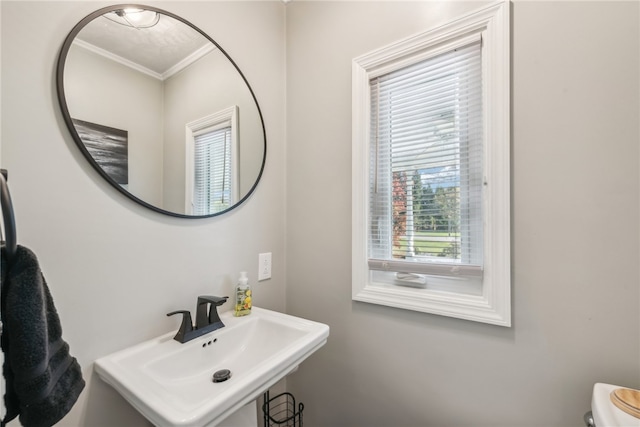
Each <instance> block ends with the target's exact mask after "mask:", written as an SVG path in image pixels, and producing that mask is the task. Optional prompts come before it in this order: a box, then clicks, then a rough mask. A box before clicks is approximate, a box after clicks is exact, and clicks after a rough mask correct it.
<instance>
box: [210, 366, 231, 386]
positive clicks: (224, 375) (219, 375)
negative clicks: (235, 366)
mask: <svg viewBox="0 0 640 427" xmlns="http://www.w3.org/2000/svg"><path fill="white" fill-rule="evenodd" d="M229 378H231V371H230V370H228V369H220V370H219V371H217V372H216V373H215V374H213V382H214V383H221V382H224V381H226V380H228V379H229Z"/></svg>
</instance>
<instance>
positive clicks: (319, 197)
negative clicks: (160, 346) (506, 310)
mask: <svg viewBox="0 0 640 427" xmlns="http://www.w3.org/2000/svg"><path fill="white" fill-rule="evenodd" d="M106 4H107V3H106V2H100V1H98V2H88V3H84V2H50V1H47V2H7V1H3V2H1V3H0V16H1V19H2V21H1V35H2V40H1V43H2V45H1V55H2V58H1V59H2V74H1V78H2V86H1V88H0V89H1V97H2V98H1V101H2V122H1V132H2V133H1V137H2V140H1V149H2V150H1V158H0V160H1V162H0V163H1V164H2V166H3V167H5V168H8V169H9V173H10V187H11V191H12V196H13V200H14V204H15V210H16V214H17V221H18V232H19V241H20V243H21V244H24V245H25V246H29V247H30V248H32V249H33V250H34V251H35V252H36V253H37V254H38V256H39V258H40V261H41V264H42V267H43V270H44V273H45V276H46V277H47V280H48V282H49V285H50V287H51V290H52V293H53V295H54V298H55V301H56V306H57V308H58V310H59V312H60V315H61V317H62V322H63V327H64V336H65V338H66V339H67V340H68V341H69V343H70V344H71V349H72V353H73V354H74V355H76V356H77V357H78V359H79V360H80V362H81V364H82V366H83V369H84V371H85V377H86V378H88V379H89V384H88V387H87V390H86V391H85V392H84V393H83V395H82V396H81V400H80V402H79V403H78V405H76V406H75V407H74V409H73V412H72V413H71V414H70V415H69V416H68V417H67V418H66V419H65V420H64V421H63V422H62V423H61V425H66V426H80V425H83V426H116V425H119V426H125V425H126V426H132V425H144V420H142V419H141V417H140V416H139V415H138V414H137V413H136V412H135V411H134V410H133V409H131V407H129V406H128V405H127V404H126V403H125V402H124V401H123V400H122V399H121V398H120V397H119V396H118V395H117V394H116V393H115V392H114V391H113V390H112V389H111V388H110V387H108V386H106V385H104V384H103V383H102V382H101V381H100V380H99V379H97V378H96V377H95V375H94V374H93V373H92V362H93V361H94V360H95V359H96V358H98V357H100V356H102V355H105V354H108V353H110V352H113V351H115V350H118V349H121V348H124V347H127V346H129V345H132V344H134V343H136V342H138V341H140V340H143V339H147V338H151V337H153V336H156V335H159V334H161V333H164V332H166V331H168V330H171V329H173V328H176V327H177V321H176V320H174V319H167V318H166V317H165V316H164V314H165V313H166V312H168V311H170V310H173V309H176V308H191V309H193V308H192V305H193V303H194V298H195V296H196V295H198V294H201V293H205V292H206V293H212V294H216V293H218V292H220V293H225V294H226V292H229V291H230V289H231V287H232V285H233V281H234V280H235V275H236V274H237V272H238V271H240V270H243V269H247V270H248V271H249V272H250V274H255V272H254V273H251V272H252V271H254V270H255V268H257V265H256V264H257V256H256V255H257V253H258V252H265V251H272V252H273V254H274V258H273V260H274V266H273V279H272V280H271V281H268V282H261V283H259V284H257V285H256V286H255V299H256V301H257V304H258V305H262V306H265V307H268V308H273V309H277V310H284V309H285V279H286V304H287V307H286V308H287V309H288V311H289V312H290V313H292V314H297V315H302V316H305V317H308V318H312V319H315V320H320V321H324V322H326V323H328V324H329V325H330V326H331V328H332V330H331V336H330V338H329V342H328V344H327V345H326V346H325V347H324V348H323V349H321V350H320V351H319V352H318V353H316V354H315V355H314V356H312V357H311V358H310V359H309V360H308V361H307V362H306V363H304V364H303V365H302V366H301V368H300V370H299V371H298V372H297V373H295V374H293V375H292V376H291V377H290V379H289V386H290V389H291V390H292V391H293V392H294V393H295V394H296V396H297V397H298V399H300V400H302V401H303V402H304V403H305V405H306V407H305V424H306V425H309V426H327V427H329V426H331V427H333V426H339V425H345V426H353V425H367V426H426V425H429V426H438V427H440V426H465V425H466V426H481V425H485V426H500V425H503V426H512V427H513V426H518V427H519V426H529V425H530V426H533V425H536V426H537V425H544V426H558V427H567V426H581V425H582V424H581V417H582V414H583V413H584V412H585V411H586V410H588V407H589V400H590V393H591V387H592V385H593V383H594V382H596V381H603V382H610V383H614V384H620V385H627V386H632V387H640V372H639V369H640V368H639V367H638V360H639V359H640V349H639V347H640V329H639V328H640V318H639V316H640V295H639V289H638V287H639V286H638V285H639V283H640V278H639V277H638V276H639V272H638V260H639V258H640V254H639V247H638V246H639V229H638V228H639V227H638V226H639V223H638V218H639V216H640V215H639V212H638V205H639V197H638V196H639V177H638V170H639V169H640V168H639V166H640V165H639V160H640V159H639V152H638V140H639V135H638V116H639V114H640V111H639V107H638V103H639V99H638V93H639V87H638V75H639V72H640V70H639V69H638V63H639V61H638V52H639V46H638V40H639V38H640V37H639V34H638V15H639V11H638V3H635V2H627V3H611V2H606V3H605V2H585V3H582V2H571V3H557V2H541V3H536V2H520V1H517V2H516V3H515V4H514V5H513V155H512V157H513V295H514V296H513V309H514V318H513V320H514V322H513V323H514V326H513V327H512V328H510V329H504V328H500V327H495V326H489V325H482V324H477V323H471V322H467V321H462V320H456V319H449V318H444V317H439V316H433V315H428V314H422V313H414V312H405V311H402V310H397V309H392V308H386V307H381V306H374V305H368V304H364V303H354V302H352V301H351V283H350V277H351V268H350V254H351V244H350V235H351V225H350V224H351V223H350V221H351V219H350V206H351V190H350V179H351V176H350V173H351V163H350V162H351V154H350V153H351V151H350V150H351V147H350V144H351V140H350V135H351V127H350V126H351V99H350V93H351V80H350V79H351V75H350V66H351V63H350V61H351V59H352V58H353V57H355V56H358V55H360V54H363V53H365V52H368V51H370V50H372V49H375V48H377V47H379V46H381V45H384V44H387V43H389V42H392V41H394V40H396V39H399V38H402V37H406V36H409V35H412V34H415V33H417V32H420V31H422V30H424V29H427V28H430V27H431V26H433V25H436V24H438V23H441V22H444V21H445V20H446V19H448V18H452V17H455V16H458V15H459V14H461V13H463V12H464V11H468V10H471V9H473V8H475V7H477V6H479V3H473V4H470V3H462V2H407V3H404V2H389V3H385V2H354V3H346V2H293V3H289V4H288V5H287V6H286V8H285V7H284V6H283V4H282V3H280V2H255V3H252V2H246V3H245V2H178V1H175V2H169V3H164V2H162V3H154V4H156V5H157V6H159V7H163V8H165V9H167V10H170V11H172V12H174V13H176V14H178V15H181V16H183V17H184V18H186V19H188V20H190V21H191V22H193V23H194V24H196V25H198V26H199V27H200V28H202V29H203V30H205V31H206V32H207V33H208V34H209V35H211V36H212V37H213V38H214V39H215V40H216V41H218V42H219V43H220V44H221V45H222V46H223V47H224V48H225V49H226V50H227V51H228V52H229V53H230V55H231V56H232V57H233V58H234V60H236V62H237V63H238V65H239V66H240V68H241V69H242V70H243V72H244V73H245V75H246V77H247V79H248V80H249V82H250V83H251V85H252V87H253V89H254V91H255V92H256V96H257V98H258V100H259V102H260V105H261V107H262V109H263V113H264V115H265V123H266V127H267V138H268V143H269V150H268V157H267V166H266V170H265V174H264V177H263V181H262V182H261V183H260V185H259V186H258V189H257V191H256V193H255V194H254V195H253V196H252V197H251V198H250V199H249V200H248V202H247V203H246V204H244V205H243V206H242V207H240V208H239V209H238V210H236V211H234V213H232V214H230V215H226V216H223V217H220V218H213V219H208V220H197V221H186V220H180V219H175V218H169V217H164V216H159V215H156V214H155V213H154V212H151V211H147V210H145V209H143V208H141V207H138V206H137V205H134V204H133V203H131V202H130V201H129V200H127V199H124V198H123V197H122V196H121V195H120V194H119V193H117V192H116V191H115V190H113V189H112V188H111V187H109V186H108V185H107V184H105V183H104V182H103V181H102V180H101V178H100V177H99V176H98V175H97V174H96V173H95V172H94V171H93V170H92V169H91V168H90V167H89V166H88V165H87V164H86V163H85V162H84V159H83V158H82V156H81V154H80V153H79V151H78V150H77V148H76V147H75V145H74V143H73V141H72V140H71V138H70V136H69V134H68V132H67V130H66V129H65V128H64V123H63V121H62V119H61V117H60V113H59V109H58V107H57V100H56V96H55V89H54V65H55V61H56V56H57V53H58V50H59V48H60V46H61V44H62V41H63V40H64V37H65V36H66V34H67V32H68V31H69V30H70V29H71V27H72V26H73V25H74V24H75V23H76V22H77V21H78V20H79V19H81V18H82V17H84V16H85V15H86V14H88V13H89V12H90V11H92V10H94V9H97V8H99V7H101V6H103V5H106ZM285 10H286V32H285ZM219 16H223V17H224V19H222V20H218V19H217V17H219ZM285 34H286V36H285ZM285 42H286V45H285ZM285 47H286V50H285ZM285 53H286V57H285ZM285 59H286V61H285ZM285 64H286V67H285ZM285 72H286V79H285ZM285 83H286V90H285ZM285 93H286V99H285ZM285 105H286V111H285ZM285 117H286V123H287V125H286V128H285ZM285 136H286V142H285ZM285 150H286V151H285ZM285 169H286V174H285ZM285 177H286V181H285ZM285 192H286V200H285ZM285 201H286V205H285ZM285 220H286V225H285ZM285 245H286V254H285ZM285 255H286V266H285ZM285 267H286V275H285ZM254 277H255V276H252V280H254V282H255V279H254ZM122 331H126V332H125V333H123V332H122ZM537 417H538V418H537Z"/></svg>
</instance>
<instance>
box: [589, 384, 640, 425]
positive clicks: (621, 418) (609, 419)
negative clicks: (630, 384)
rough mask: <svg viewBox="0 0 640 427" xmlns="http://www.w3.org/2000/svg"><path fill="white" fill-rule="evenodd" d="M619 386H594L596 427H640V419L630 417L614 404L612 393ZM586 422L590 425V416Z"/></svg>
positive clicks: (592, 400)
mask: <svg viewBox="0 0 640 427" xmlns="http://www.w3.org/2000/svg"><path fill="white" fill-rule="evenodd" d="M619 388H620V387H619V386H616V385H611V384H603V383H597V384H595V385H594V386H593V396H592V398H591V412H592V417H591V418H592V420H591V421H592V422H593V426H595V427H640V418H636V417H634V416H633V415H630V414H628V413H626V412H624V411H622V410H621V409H619V408H618V407H616V405H614V404H613V402H612V401H611V397H610V396H611V392H612V391H614V390H616V389H619ZM585 421H586V422H587V425H589V424H588V423H589V420H588V416H585Z"/></svg>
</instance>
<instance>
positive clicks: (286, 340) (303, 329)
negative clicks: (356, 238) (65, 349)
mask: <svg viewBox="0 0 640 427" xmlns="http://www.w3.org/2000/svg"><path fill="white" fill-rule="evenodd" d="M252 312H253V313H252V314H251V315H249V316H245V317H233V316H232V314H231V312H226V313H223V314H222V315H221V316H220V317H221V319H222V321H223V322H224V323H225V325H226V326H225V327H224V328H222V329H218V330H216V331H213V332H210V333H208V334H206V335H203V336H201V337H198V338H196V339H193V340H191V341H189V342H187V343H184V344H180V343H179V342H177V341H175V340H174V339H173V336H174V335H175V331H174V332H171V333H168V334H166V335H163V336H161V337H158V338H156V339H153V340H150V341H146V342H143V343H140V344H138V345H136V346H133V347H130V348H127V349H125V350H122V351H119V352H117V353H114V354H111V355H109V356H106V357H103V358H101V359H98V360H97V361H96V362H95V370H96V372H97V374H98V376H100V378H102V379H103V380H104V381H105V382H107V383H108V384H110V385H111V386H113V387H114V388H115V389H116V390H117V391H118V392H119V393H120V394H121V395H122V396H123V397H124V398H125V399H126V400H127V401H128V402H129V403H130V404H131V405H133V406H134V407H135V408H136V409H137V410H138V411H139V412H140V413H142V415H144V416H145V417H146V418H147V419H148V420H149V421H151V422H152V423H153V424H155V425H157V426H217V425H220V423H223V425H224V426H227V425H228V426H233V425H234V424H235V425H243V426H247V424H246V420H247V419H248V418H253V419H254V420H255V422H256V423H257V416H256V407H255V400H256V399H257V398H258V397H259V396H260V395H261V394H262V393H264V392H265V391H266V390H267V389H268V388H269V387H271V386H272V385H274V384H275V383H276V382H278V381H279V380H280V379H282V378H283V377H284V376H285V375H287V374H288V373H290V372H291V371H292V370H294V369H295V368H296V367H297V366H298V365H299V364H300V363H302V362H303V361H304V360H305V359H306V358H307V357H309V356H310V355H311V354H313V353H314V352H315V351H316V350H318V349H319V348H320V347H322V346H323V345H324V344H325V343H326V342H327V338H328V337H329V327H328V326H327V325H325V324H322V323H318V322H313V321H310V320H306V319H301V318H299V317H295V316H289V315H286V314H282V313H278V312H275V311H270V310H265V309H260V308H257V307H254V308H253V310H252ZM226 369H228V370H229V371H231V377H230V378H229V379H228V380H226V381H224V382H217V383H216V382H213V380H212V378H213V374H214V373H215V372H218V371H221V370H226ZM251 413H252V414H253V415H251ZM236 423H241V424H236Z"/></svg>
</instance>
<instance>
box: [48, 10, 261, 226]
mask: <svg viewBox="0 0 640 427" xmlns="http://www.w3.org/2000/svg"><path fill="white" fill-rule="evenodd" d="M125 8H138V9H146V10H152V11H154V12H157V13H161V14H163V15H167V16H169V17H171V18H173V19H176V20H177V21H180V22H182V23H183V24H185V25H188V26H189V27H191V28H193V29H194V30H196V31H197V32H198V33H200V34H201V35H202V36H203V37H205V38H206V39H207V40H209V41H210V42H211V43H213V45H214V46H215V47H216V48H217V49H219V50H220V52H222V53H223V54H224V56H225V57H226V58H227V59H228V60H229V62H231V64H232V65H233V66H234V68H235V69H236V71H238V74H240V77H242V80H243V81H244V83H245V84H246V85H247V88H248V89H249V92H250V93H251V97H252V98H253V101H254V102H255V104H256V108H257V109H258V115H259V117H260V124H261V126H262V134H263V140H264V148H263V149H264V153H263V156H262V164H261V166H260V171H259V172H258V176H257V177H256V181H255V182H254V183H253V185H252V186H251V188H250V189H249V191H248V192H247V194H245V195H243V196H242V198H241V199H240V200H239V201H237V202H236V203H235V204H233V205H232V206H230V207H228V208H227V209H225V210H222V211H220V212H216V213H213V214H209V215H186V214H181V213H177V212H172V211H168V210H165V209H162V208H159V207H157V206H154V205H152V204H150V203H148V202H145V201H144V200H142V199H140V198H138V197H136V196H134V195H133V194H131V193H130V192H129V191H127V190H125V189H124V188H122V187H121V186H120V185H119V184H117V183H116V182H115V181H114V180H113V178H111V177H110V176H109V175H108V174H107V173H106V172H105V171H104V170H103V169H102V167H100V165H98V163H97V162H96V161H95V159H94V158H93V156H91V154H90V153H89V151H88V150H87V148H86V147H85V145H84V143H83V142H82V140H81V139H80V135H78V132H77V131H76V128H75V126H74V125H73V122H72V119H71V114H70V113H69V109H68V108H67V100H66V97H65V93H64V66H65V63H66V59H67V55H68V53H69V49H70V47H71V44H72V43H73V41H74V39H75V37H76V36H77V35H78V33H79V32H80V31H81V30H82V29H83V28H84V27H85V26H86V25H87V24H88V23H89V22H91V21H93V20H94V19H96V18H98V17H99V16H102V15H104V14H105V13H107V12H111V11H114V10H118V9H125ZM56 89H57V93H58V103H59V104H60V109H61V111H62V116H63V118H64V121H65V123H66V125H67V128H68V129H69V132H70V133H71V137H72V138H73V140H74V142H75V143H76V145H77V146H78V148H79V149H80V151H81V152H82V154H83V155H84V157H85V158H86V159H87V160H88V161H89V163H90V164H91V166H93V168H94V169H95V170H96V171H97V172H98V173H99V174H100V175H101V176H102V177H103V178H104V179H105V180H106V181H107V182H108V183H109V184H111V186H112V187H115V188H116V189H117V190H118V191H119V192H120V193H122V194H124V195H125V196H126V197H128V198H129V199H131V200H133V201H135V202H136V203H138V204H140V205H142V206H144V207H146V208H149V209H151V210H152V211H155V212H158V213H161V214H164V215H169V216H173V217H178V218H189V219H198V218H211V217H215V216H219V215H222V214H224V213H227V212H229V211H231V210H233V209H235V208H237V207H238V206H240V205H241V204H242V203H244V202H245V201H246V200H247V199H248V198H249V196H251V194H253V192H254V191H255V189H256V187H257V186H258V183H259V182H260V179H261V178H262V173H263V172H264V168H265V164H266V160H267V133H266V130H265V126H264V118H263V117H262V111H261V110H260V105H259V104H258V100H257V98H256V96H255V94H254V92H253V89H252V88H251V85H249V82H248V81H247V79H246V77H245V76H244V74H243V73H242V71H241V70H240V68H239V67H238V65H237V64H236V63H235V62H234V61H233V59H231V57H230V56H229V54H228V53H227V52H226V51H225V50H224V49H223V48H222V46H220V45H219V44H218V43H216V41H215V40H213V39H212V38H211V37H209V36H208V35H207V34H206V33H205V32H204V31H202V30H201V29H199V28H198V27H196V26H195V25H193V24H192V23H190V22H189V21H187V20H185V19H184V18H181V17H179V16H177V15H175V14H173V13H171V12H167V11H165V10H162V9H159V8H156V7H153V6H146V5H140V4H118V5H113V6H107V7H104V8H101V9H98V10H96V11H95V12H93V13H91V14H89V15H87V16H86V17H84V18H83V19H82V20H81V21H80V22H78V23H77V24H76V25H75V27H73V29H72V30H71V32H70V33H69V34H68V35H67V38H66V39H65V41H64V43H63V44H62V48H61V50H60V55H59V56H58V63H57V65H56Z"/></svg>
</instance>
